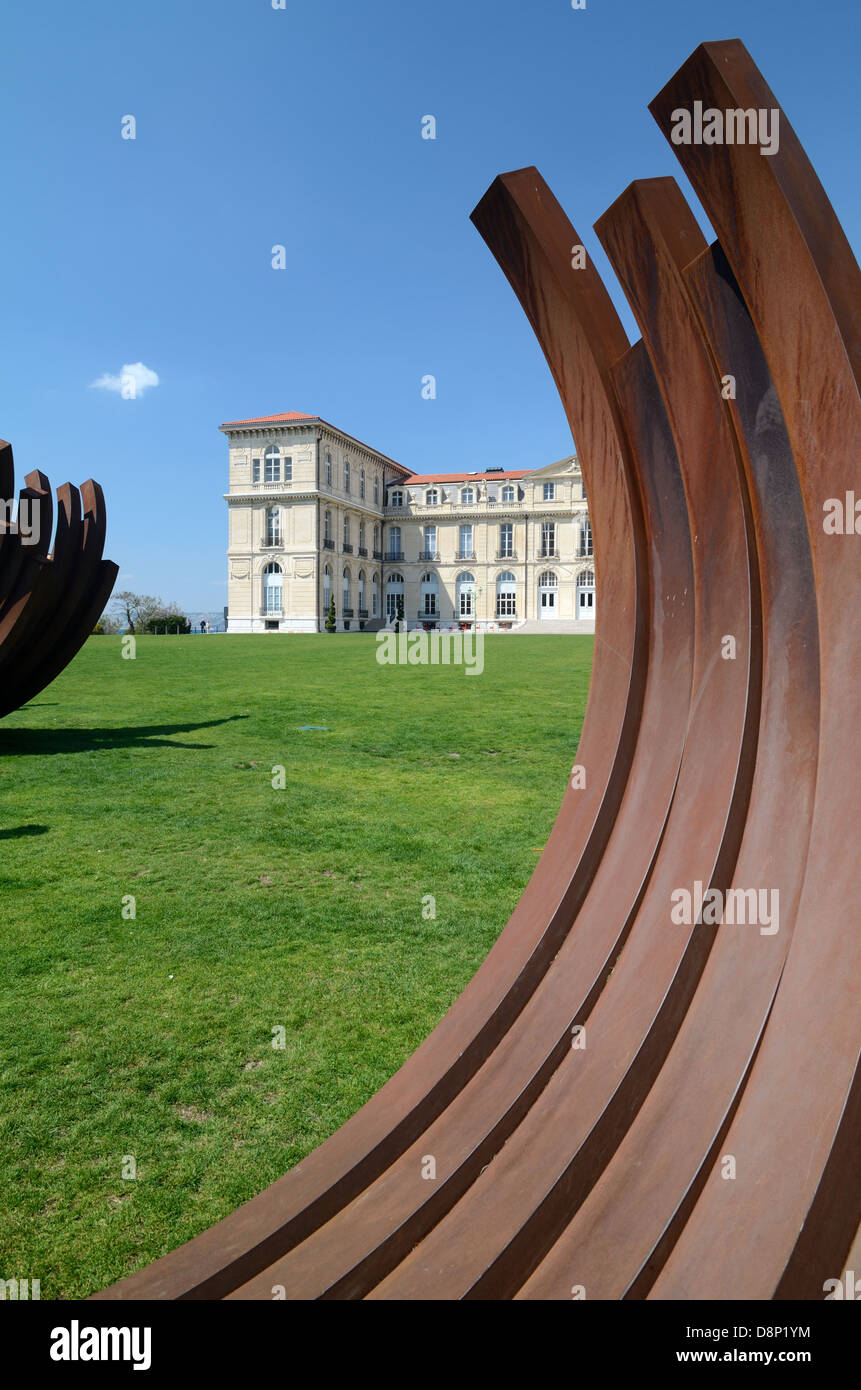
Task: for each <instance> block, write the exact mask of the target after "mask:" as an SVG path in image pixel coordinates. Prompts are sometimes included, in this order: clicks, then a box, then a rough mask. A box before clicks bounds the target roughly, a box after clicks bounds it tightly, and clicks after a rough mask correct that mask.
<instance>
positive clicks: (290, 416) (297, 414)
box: [218, 410, 320, 430]
mask: <svg viewBox="0 0 861 1390" xmlns="http://www.w3.org/2000/svg"><path fill="white" fill-rule="evenodd" d="M319 418H320V417H319V416H318V415H306V414H305V412H304V411H302V410H285V411H284V413H283V414H282V415H254V416H252V417H251V419H250V420H225V422H224V424H223V425H219V426H218V428H219V429H220V430H226V429H230V427H231V426H232V425H269V424H271V423H272V422H273V421H277V420H318V419H319Z"/></svg>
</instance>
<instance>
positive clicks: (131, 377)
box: [90, 362, 158, 401]
mask: <svg viewBox="0 0 861 1390" xmlns="http://www.w3.org/2000/svg"><path fill="white" fill-rule="evenodd" d="M90 386H95V387H98V389H99V390H100V391H116V392H117V393H118V394H119V395H121V396H122V397H123V399H124V400H127V401H135V400H137V398H138V396H142V395H143V393H144V391H148V390H149V389H150V387H151V386H158V373H157V372H154V371H153V369H152V367H145V366H144V364H143V362H126V363H125V364H124V365H123V366H122V367H121V368H120V370H119V374H118V375H117V376H114V375H113V373H112V372H105V373H104V375H103V376H100V377H98V378H97V379H96V380H95V381H91V382H90Z"/></svg>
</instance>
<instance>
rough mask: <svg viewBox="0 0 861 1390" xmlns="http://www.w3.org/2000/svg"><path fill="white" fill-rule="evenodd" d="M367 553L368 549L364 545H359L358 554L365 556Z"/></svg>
mask: <svg viewBox="0 0 861 1390" xmlns="http://www.w3.org/2000/svg"><path fill="white" fill-rule="evenodd" d="M367 553H368V547H367V546H366V545H360V546H359V554H360V555H367Z"/></svg>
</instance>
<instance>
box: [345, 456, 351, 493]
mask: <svg viewBox="0 0 861 1390" xmlns="http://www.w3.org/2000/svg"><path fill="white" fill-rule="evenodd" d="M344 491H345V492H349V491H350V460H349V459H344Z"/></svg>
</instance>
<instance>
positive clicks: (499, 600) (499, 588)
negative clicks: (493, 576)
mask: <svg viewBox="0 0 861 1390" xmlns="http://www.w3.org/2000/svg"><path fill="white" fill-rule="evenodd" d="M516 596H517V580H516V579H515V578H514V575H513V574H512V573H511V571H510V570H505V572H504V573H503V574H501V575H500V576H499V578H498V579H497V581H496V616H497V618H513V617H514V616H515V612H516Z"/></svg>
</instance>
